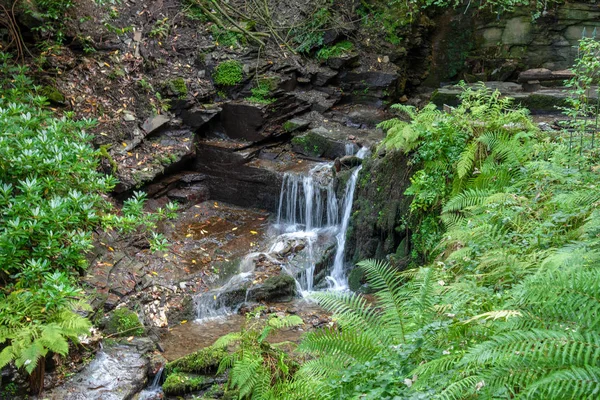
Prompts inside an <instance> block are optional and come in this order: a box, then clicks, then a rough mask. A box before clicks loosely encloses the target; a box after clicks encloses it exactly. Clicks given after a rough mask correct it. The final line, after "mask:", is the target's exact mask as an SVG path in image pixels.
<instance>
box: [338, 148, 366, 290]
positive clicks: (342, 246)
mask: <svg viewBox="0 0 600 400" xmlns="http://www.w3.org/2000/svg"><path fill="white" fill-rule="evenodd" d="M367 151H368V149H367V148H366V147H363V148H362V149H360V150H359V151H358V153H356V156H357V157H358V158H360V159H363V158H364V157H365V156H366V155H367ZM361 169H362V165H360V166H359V167H358V168H356V169H355V170H354V171H352V175H351V176H350V179H349V180H348V183H347V184H346V192H345V193H344V205H343V208H342V210H343V211H342V212H343V213H342V222H341V226H340V229H339V231H338V234H337V236H336V240H337V248H336V251H335V258H334V261H333V268H332V271H331V275H330V276H329V277H328V280H329V282H330V283H331V284H332V286H333V289H336V290H345V289H347V287H348V277H347V276H346V271H345V270H346V269H345V268H344V267H345V265H344V253H345V250H346V231H347V230H348V223H349V222H350V214H351V213H352V204H353V203H354V190H355V189H356V180H357V179H358V173H359V172H360V170H361Z"/></svg>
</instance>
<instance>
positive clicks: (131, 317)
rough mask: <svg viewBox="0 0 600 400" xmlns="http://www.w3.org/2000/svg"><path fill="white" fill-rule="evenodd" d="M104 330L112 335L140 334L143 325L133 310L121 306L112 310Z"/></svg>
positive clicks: (142, 331)
mask: <svg viewBox="0 0 600 400" xmlns="http://www.w3.org/2000/svg"><path fill="white" fill-rule="evenodd" d="M105 331H106V333H109V334H112V335H113V336H115V335H116V336H142V335H143V334H144V326H143V325H142V323H141V322H140V319H139V318H138V315H137V314H136V313H135V312H133V311H131V310H129V309H127V308H126V307H121V308H117V309H116V310H115V311H113V312H112V314H111V315H110V317H109V319H108V323H107V324H106V329H105Z"/></svg>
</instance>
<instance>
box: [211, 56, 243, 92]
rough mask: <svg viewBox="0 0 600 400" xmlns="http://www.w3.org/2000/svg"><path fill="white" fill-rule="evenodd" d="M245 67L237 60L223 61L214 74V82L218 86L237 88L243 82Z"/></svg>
mask: <svg viewBox="0 0 600 400" xmlns="http://www.w3.org/2000/svg"><path fill="white" fill-rule="evenodd" d="M243 73H244V67H243V65H242V63H241V62H239V61H236V60H229V61H223V62H222V63H221V64H219V65H217V67H216V68H215V70H214V72H213V80H214V81H215V83H216V84H217V85H222V86H235V85H237V84H238V83H240V82H241V81H242V78H243Z"/></svg>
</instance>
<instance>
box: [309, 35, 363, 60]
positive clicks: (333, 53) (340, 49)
mask: <svg viewBox="0 0 600 400" xmlns="http://www.w3.org/2000/svg"><path fill="white" fill-rule="evenodd" d="M353 49H354V45H353V44H352V42H350V41H348V40H343V41H341V42H339V43H336V44H334V45H333V46H328V47H323V48H322V49H320V50H319V51H317V58H318V59H319V60H328V59H330V58H332V57H341V56H344V55H346V54H348V53H349V52H350V51H352V50H353Z"/></svg>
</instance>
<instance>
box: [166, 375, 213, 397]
mask: <svg viewBox="0 0 600 400" xmlns="http://www.w3.org/2000/svg"><path fill="white" fill-rule="evenodd" d="M207 384H210V381H209V380H208V379H207V378H206V377H205V376H199V375H191V374H185V373H181V372H174V373H172V374H170V375H169V376H167V379H165V383H163V386H162V389H163V392H165V394H166V395H178V394H185V393H191V392H195V391H197V390H202V389H204V388H205V387H206V386H207Z"/></svg>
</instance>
